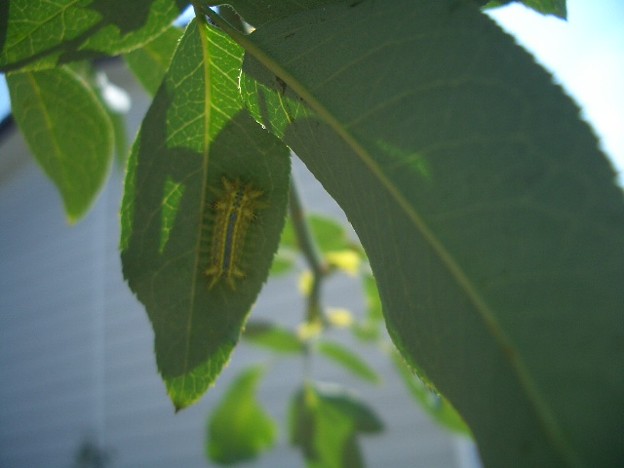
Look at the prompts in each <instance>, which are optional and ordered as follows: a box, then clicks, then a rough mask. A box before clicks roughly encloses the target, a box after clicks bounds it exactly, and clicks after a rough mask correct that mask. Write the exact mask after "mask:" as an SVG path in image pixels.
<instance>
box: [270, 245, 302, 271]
mask: <svg viewBox="0 0 624 468" xmlns="http://www.w3.org/2000/svg"><path fill="white" fill-rule="evenodd" d="M297 255H298V252H296V251H294V250H291V249H288V248H282V247H280V248H279V249H277V253H276V254H275V257H274V258H273V263H272V264H271V271H270V273H269V275H270V276H282V275H285V274H287V273H289V272H290V271H292V269H293V268H294V267H295V261H296V259H297Z"/></svg>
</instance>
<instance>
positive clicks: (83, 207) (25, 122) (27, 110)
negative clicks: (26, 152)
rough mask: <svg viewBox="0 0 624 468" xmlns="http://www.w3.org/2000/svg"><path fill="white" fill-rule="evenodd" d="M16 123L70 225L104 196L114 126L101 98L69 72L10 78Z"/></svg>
mask: <svg viewBox="0 0 624 468" xmlns="http://www.w3.org/2000/svg"><path fill="white" fill-rule="evenodd" d="M7 84H8V86H9V92H10V95H11V104H12V109H13V115H14V116H15V120H16V121H17V124H18V125H19V127H20V130H21V131H22V134H23V135H24V137H25V138H26V141H27V142H28V146H29V147H30V149H31V151H32V152H33V154H34V156H35V158H36V159H37V162H38V163H39V164H40V165H41V167H42V168H43V170H44V172H45V173H46V174H47V175H48V177H49V178H50V179H52V181H53V182H54V184H55V185H56V187H57V189H58V190H59V192H60V194H61V196H62V198H63V203H64V205H65V211H66V213H67V217H68V219H69V221H70V222H71V223H73V222H75V221H77V220H79V219H80V218H81V217H82V216H84V215H85V213H86V212H87V211H88V209H89V207H90V206H91V204H92V203H93V201H94V200H95V198H96V196H97V194H98V193H99V192H100V190H101V188H102V186H103V185H104V182H105V180H106V176H107V174H108V171H109V168H110V166H111V162H112V158H113V127H112V124H111V121H110V119H109V117H108V115H107V112H106V110H105V109H104V107H103V106H102V104H101V102H100V100H99V98H98V96H97V94H96V93H95V92H94V90H93V89H92V88H90V87H89V85H88V84H87V82H86V81H85V80H83V79H81V78H80V77H79V76H78V75H77V74H76V73H75V72H73V71H72V70H70V69H69V68H67V67H62V68H58V69H55V70H46V71H41V72H22V73H9V74H8V75H7Z"/></svg>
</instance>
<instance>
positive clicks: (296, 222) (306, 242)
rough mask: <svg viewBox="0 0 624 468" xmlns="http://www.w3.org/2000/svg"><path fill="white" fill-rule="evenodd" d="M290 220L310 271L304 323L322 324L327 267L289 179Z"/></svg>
mask: <svg viewBox="0 0 624 468" xmlns="http://www.w3.org/2000/svg"><path fill="white" fill-rule="evenodd" d="M289 210H290V218H291V219H292V223H293V227H294V229H295V236H296V237H297V242H298V243H299V248H300V249H301V252H302V253H303V256H304V257H305V259H306V261H307V263H308V265H309V266H310V269H311V270H312V288H311V291H310V295H309V296H308V307H307V310H306V321H307V322H308V323H314V322H317V321H320V322H321V323H323V321H324V320H323V310H322V307H321V285H322V281H323V277H324V276H325V275H326V274H327V271H328V269H327V265H326V264H325V263H324V262H323V260H322V255H321V253H320V251H319V249H318V247H317V245H316V243H315V242H314V238H313V236H312V233H311V231H310V227H309V226H308V223H307V222H306V220H305V214H304V211H303V207H302V205H301V198H300V197H299V193H298V192H297V187H296V185H295V181H294V180H292V179H291V184H290V203H289Z"/></svg>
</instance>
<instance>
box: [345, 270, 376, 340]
mask: <svg viewBox="0 0 624 468" xmlns="http://www.w3.org/2000/svg"><path fill="white" fill-rule="evenodd" d="M362 286H363V289H364V296H365V298H366V317H365V318H364V320H362V321H361V322H358V323H356V324H355V326H354V327H353V328H352V329H353V332H354V334H355V336H357V337H358V338H360V339H362V340H367V341H372V340H375V339H377V338H379V336H380V334H381V330H380V328H381V324H382V322H383V311H382V307H381V298H380V297H379V291H378V290H377V283H376V282H375V278H374V277H373V275H371V274H365V275H362Z"/></svg>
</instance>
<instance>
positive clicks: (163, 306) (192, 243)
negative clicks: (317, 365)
mask: <svg viewBox="0 0 624 468" xmlns="http://www.w3.org/2000/svg"><path fill="white" fill-rule="evenodd" d="M241 60H242V51H241V50H240V49H239V48H238V47H237V46H236V45H235V44H234V43H233V42H232V41H231V40H229V39H228V38H227V37H226V36H225V35H223V34H222V33H221V32H219V31H218V30H216V29H215V28H212V27H209V26H206V25H203V24H198V23H196V22H192V23H191V24H190V25H189V27H188V28H187V30H186V32H185V34H184V36H183V38H182V41H181V43H180V46H179V47H178V49H177V51H176V54H175V56H174V58H173V60H172V63H171V66H170V68H169V72H168V73H167V75H166V76H165V79H164V82H163V84H162V85H161V87H160V89H159V91H158V93H157V94H156V97H155V98H154V102H153V103H152V105H151V107H150V109H149V110H148V112H147V115H146V117H145V119H144V121H143V124H142V126H141V130H140V133H139V135H138V137H137V140H136V141H135V144H134V147H133V151H132V154H131V157H130V160H129V162H128V173H127V176H126V187H125V194H124V201H123V207H122V238H121V250H122V261H123V270H124V276H125V278H126V279H127V280H128V283H129V285H130V287H131V289H132V290H133V291H134V292H135V294H136V295H137V297H138V298H139V300H140V301H141V302H142V303H143V304H144V305H145V308H146V310H147V313H148V315H149V318H150V320H151V322H152V326H153V328H154V333H155V351H156V361H157V365H158V370H159V372H160V374H161V375H162V377H163V379H164V380H165V383H166V385H167V389H168V392H169V395H170V397H171V399H172V401H173V403H174V405H175V406H176V408H178V409H180V408H184V407H185V406H188V405H189V404H191V403H193V402H194V401H196V400H197V399H198V398H199V397H200V396H201V395H202V394H203V392H205V391H206V389H207V388H208V387H209V385H210V384H211V383H212V382H213V381H214V379H215V378H216V377H217V375H218V374H219V372H220V371H221V369H222V367H223V366H224V365H225V364H226V362H227V360H228V359H229V355H230V353H231V351H232V348H233V347H234V345H235V344H236V342H237V340H238V338H239V336H240V332H241V329H242V327H243V324H244V321H245V318H246V316H247V313H248V312H249V310H250V308H251V306H252V304H253V302H254V301H255V299H256V296H257V295H258V292H259V291H260V288H261V286H262V283H263V282H264V281H265V279H266V277H267V275H268V271H269V267H270V264H271V259H272V257H273V254H274V252H275V250H276V249H277V245H278V242H279V237H280V232H281V229H282V227H283V223H284V217H285V210H286V199H287V194H288V180H289V162H290V161H289V157H288V150H287V148H286V147H284V146H283V144H282V143H281V142H279V140H277V139H276V138H275V137H273V136H272V135H270V134H269V133H267V132H266V131H264V130H263V129H262V128H261V127H260V126H259V125H258V124H257V123H256V122H254V121H253V119H252V118H251V117H250V116H249V115H248V114H247V113H246V112H245V111H243V110H242V109H241V103H240V100H239V99H238V86H237V78H238V73H239V70H240V64H241ZM224 180H229V181H231V183H232V184H234V183H235V182H234V181H239V182H240V184H243V185H241V186H245V187H247V186H248V185H251V186H253V187H254V189H253V190H254V194H255V195H256V199H257V205H256V209H255V210H253V211H254V213H253V214H254V218H253V219H252V220H251V221H249V222H248V226H247V229H245V231H242V230H241V229H242V228H241V229H239V228H240V226H241V225H240V223H236V222H235V221H236V219H237V218H236V217H232V216H230V217H228V218H227V219H226V222H227V223H228V226H221V227H219V226H217V216H216V214H215V207H216V206H217V205H218V203H219V202H218V200H220V199H222V198H223V197H224V196H225V193H224V191H225V187H224V182H223V181H224ZM246 206H248V205H246ZM224 233H227V236H228V237H226V239H225V245H226V246H227V247H226V250H223V251H221V250H219V251H218V252H217V254H218V255H220V256H222V257H223V264H224V265H226V266H227V264H228V262H226V260H225V259H226V258H227V259H229V265H230V267H231V268H232V269H233V268H236V271H237V273H241V274H240V275H239V276H237V277H235V278H234V279H235V282H232V284H230V282H229V281H227V280H226V279H225V278H220V280H219V281H216V282H214V283H213V281H212V280H214V279H215V276H214V275H213V276H212V277H211V278H209V277H208V276H207V274H206V271H207V270H208V269H209V268H210V266H211V265H213V264H214V262H215V259H214V258H213V257H214V255H215V252H213V248H212V245H213V238H214V239H221V240H222V238H221V236H219V235H218V234H224ZM232 233H234V234H232ZM242 241H244V243H243V244H242V245H241V242H242ZM234 243H235V244H234ZM227 249H229V250H227ZM232 259H233V260H232ZM217 279H219V278H218V277H217ZM211 283H213V284H212V287H210V286H211Z"/></svg>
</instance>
